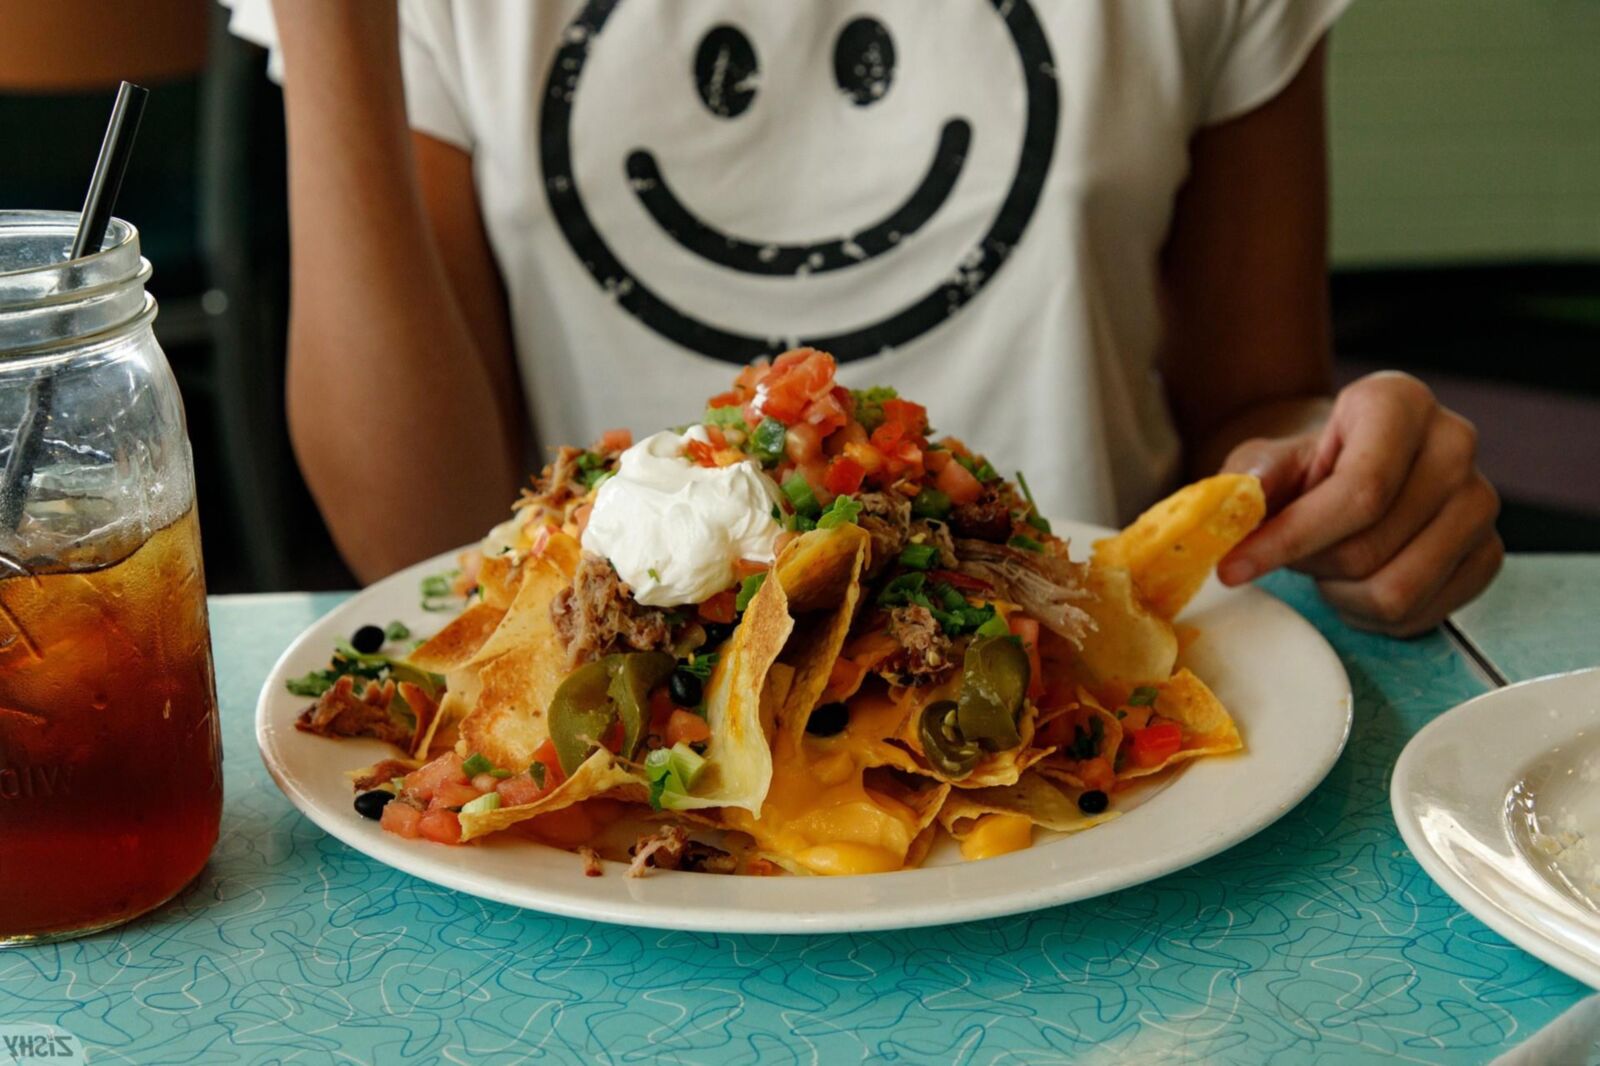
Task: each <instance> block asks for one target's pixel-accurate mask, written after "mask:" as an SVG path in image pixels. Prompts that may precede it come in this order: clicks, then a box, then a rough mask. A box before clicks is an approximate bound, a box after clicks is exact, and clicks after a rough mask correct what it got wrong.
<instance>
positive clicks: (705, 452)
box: [683, 440, 717, 466]
mask: <svg viewBox="0 0 1600 1066" xmlns="http://www.w3.org/2000/svg"><path fill="white" fill-rule="evenodd" d="M683 451H684V454H685V455H687V456H688V457H689V460H690V461H691V462H693V463H695V464H696V465H698V466H716V465H717V450H716V449H715V448H713V447H712V446H711V445H709V444H707V443H706V442H705V441H703V440H691V441H688V442H686V443H685V444H684V446H683Z"/></svg>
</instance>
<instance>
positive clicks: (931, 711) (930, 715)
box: [917, 700, 980, 781]
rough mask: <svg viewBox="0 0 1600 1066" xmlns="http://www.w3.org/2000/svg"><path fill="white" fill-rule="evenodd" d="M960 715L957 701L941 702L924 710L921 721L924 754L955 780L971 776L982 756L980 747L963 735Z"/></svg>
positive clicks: (941, 771) (918, 722) (936, 767)
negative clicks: (958, 718)
mask: <svg viewBox="0 0 1600 1066" xmlns="http://www.w3.org/2000/svg"><path fill="white" fill-rule="evenodd" d="M959 713H960V712H959V710H958V708H957V705H956V702H955V701H954V700H939V701H937V702H935V703H930V704H928V705H927V706H926V707H924V708H923V709H922V717H921V718H920V719H918V721H917V734H918V736H919V738H920V739H921V740H922V753H923V754H924V755H926V756H927V758H928V761H929V762H931V763H932V764H933V765H934V768H935V769H937V770H938V771H939V772H940V773H942V774H944V775H945V777H947V778H949V779H950V780H952V781H959V780H960V779H961V778H963V777H966V776H967V775H968V774H970V773H971V772H972V768H973V767H974V766H976V765H977V763H978V755H979V754H980V753H979V751H978V745H977V744H976V743H974V742H973V741H970V740H967V739H966V738H965V737H964V736H962V734H961V727H960V725H958V724H957V721H956V718H957V715H958V714H959Z"/></svg>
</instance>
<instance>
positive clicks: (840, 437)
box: [822, 422, 868, 455]
mask: <svg viewBox="0 0 1600 1066" xmlns="http://www.w3.org/2000/svg"><path fill="white" fill-rule="evenodd" d="M867 439H868V434H867V430H866V427H865V426H863V425H862V424H861V423H860V422H846V423H845V424H844V425H843V426H842V427H840V428H839V429H836V430H834V431H833V432H832V433H830V434H828V439H827V440H825V441H823V442H822V451H823V454H825V455H843V454H844V446H845V445H846V444H865V443H867Z"/></svg>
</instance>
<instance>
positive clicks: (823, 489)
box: [795, 454, 835, 507]
mask: <svg viewBox="0 0 1600 1066" xmlns="http://www.w3.org/2000/svg"><path fill="white" fill-rule="evenodd" d="M795 469H796V470H798V471H799V472H800V476H801V477H803V478H805V479H806V484H807V485H810V486H811V495H813V496H815V497H816V498H817V502H818V503H820V504H821V505H822V506H824V507H826V506H828V505H829V504H830V503H832V502H833V497H834V495H835V494H834V493H832V492H829V491H828V463H827V460H825V459H823V458H822V456H821V455H820V454H819V455H818V456H817V457H816V458H815V459H809V460H807V461H806V462H803V463H801V464H799V465H798V466H797V467H796V468H795Z"/></svg>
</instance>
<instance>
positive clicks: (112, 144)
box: [0, 81, 150, 530]
mask: <svg viewBox="0 0 1600 1066" xmlns="http://www.w3.org/2000/svg"><path fill="white" fill-rule="evenodd" d="M149 96H150V90H148V89H144V88H141V87H139V86H137V85H134V84H133V83H131V82H126V81H125V82H123V83H122V84H121V85H120V86H119V87H118V88H117V101H116V103H115V104H113V105H112V107H111V121H110V123H109V124H107V126H106V135H105V139H104V140H102V141H101V142H100V158H98V159H96V160H95V164H94V174H93V175H92V176H91V177H90V178H89V192H88V194H87V195H86V196H85V197H84V198H83V210H82V212H80V213H79V215H78V232H77V234H76V235H75V236H74V237H73V239H72V250H71V251H70V252H69V253H68V255H67V259H68V261H71V260H73V259H82V258H83V257H84V256H86V255H92V254H93V253H95V252H98V251H99V250H100V246H101V245H102V244H104V243H105V239H106V227H107V226H108V225H110V223H111V211H112V209H113V208H114V207H116V204H117V194H118V193H119V192H121V191H122V178H123V175H125V174H126V173H127V172H128V160H129V158H131V157H132V155H133V139H134V137H135V136H137V135H138V133H139V119H140V117H141V116H142V115H143V114H144V104H145V100H146V99H148V98H149ZM54 400H55V380H54V379H53V378H51V377H49V376H48V375H43V374H42V375H41V376H39V377H38V378H36V379H34V382H33V387H32V389H31V390H30V391H29V393H28V406H27V409H26V410H24V411H23V413H22V422H21V423H20V424H19V425H18V426H17V436H16V441H15V442H14V443H13V444H12V446H11V454H10V455H9V456H8V457H7V459H6V465H5V470H4V471H0V528H5V529H10V530H15V529H16V528H17V526H18V525H19V524H20V523H21V522H22V502H23V498H24V496H25V495H26V493H27V488H28V482H30V481H32V480H33V468H34V465H35V464H36V463H37V462H38V461H39V448H40V446H41V444H42V442H43V438H44V426H45V423H46V422H48V421H49V420H50V407H51V405H52V403H53V402H54Z"/></svg>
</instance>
